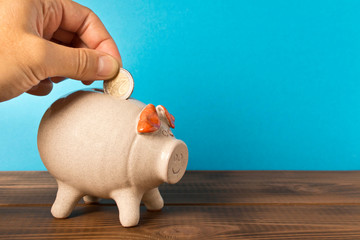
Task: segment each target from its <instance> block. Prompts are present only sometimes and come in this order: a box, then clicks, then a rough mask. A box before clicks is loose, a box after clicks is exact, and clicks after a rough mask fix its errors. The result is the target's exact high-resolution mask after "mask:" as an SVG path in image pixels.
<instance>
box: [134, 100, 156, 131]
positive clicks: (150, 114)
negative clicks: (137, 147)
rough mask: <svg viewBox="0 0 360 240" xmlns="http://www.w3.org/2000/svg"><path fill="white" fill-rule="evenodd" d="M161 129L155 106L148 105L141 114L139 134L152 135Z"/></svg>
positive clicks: (138, 127) (138, 126)
mask: <svg viewBox="0 0 360 240" xmlns="http://www.w3.org/2000/svg"><path fill="white" fill-rule="evenodd" d="M159 128H160V119H159V116H158V114H157V112H156V108H155V106H154V105H153V104H148V105H147V106H146V107H145V108H144V109H143V110H142V111H141V113H140V119H139V122H138V125H137V131H138V132H139V133H151V132H155V131H157V130H158V129H159Z"/></svg>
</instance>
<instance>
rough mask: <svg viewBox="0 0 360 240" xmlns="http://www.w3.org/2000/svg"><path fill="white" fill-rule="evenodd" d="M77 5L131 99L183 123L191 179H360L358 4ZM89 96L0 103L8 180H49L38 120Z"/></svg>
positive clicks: (180, 131)
mask: <svg viewBox="0 0 360 240" xmlns="http://www.w3.org/2000/svg"><path fill="white" fill-rule="evenodd" d="M79 2H80V3H82V4H84V5H86V6H88V7H89V8H91V9H92V10H93V11H94V12H95V13H97V14H98V15H99V17H100V18H101V19H102V20H103V22H104V24H105V25H106V26H107V28H108V30H109V31H110V33H111V34H112V36H113V37H114V39H115V41H116V43H117V44H118V47H119V49H120V52H121V55H122V58H123V63H124V67H125V68H127V69H128V70H129V71H130V72H131V73H132V75H133V77H134V79H135V91H134V93H133V97H135V98H137V99H139V100H141V101H143V102H145V103H154V104H163V105H164V106H166V107H167V108H168V109H169V111H170V112H171V113H173V115H175V117H176V129H175V131H174V133H175V135H176V136H177V137H178V138H180V139H183V140H184V141H185V142H186V143H187V144H188V146H189V150H190V159H189V165H188V168H189V169H249V170H252V169H265V170H267V169H298V170H299V169H300V170H302V169H303V170H316V169H320V170H329V169H331V170H345V169H360V161H359V160H360V24H359V23H360V1H355V0H354V1H349V0H348V1H325V0H323V1H320V0H319V1H313V0H311V1H307V0H299V1H287V0H282V1H276V0H271V1H269V0H264V1H260V0H258V1H253V0H249V1H230V0H227V1H216V0H209V1H204V0H189V1H188V0H177V1H166V0H161V1H159V0H152V1H146V0H144V1H129V0H127V1H118V0H104V1H91V0H82V1H79ZM93 86H94V87H100V86H102V83H101V82H98V83H95V84H93ZM84 87H85V86H83V85H82V84H81V83H79V82H77V81H72V80H68V81H65V82H64V83H61V84H57V85H56V86H55V89H54V90H53V92H52V93H51V94H50V95H48V96H46V97H34V96H30V95H28V94H23V95H22V96H20V97H18V98H16V99H13V100H11V101H8V102H4V103H0V114H1V117H0V131H1V135H0V141H1V144H0V170H45V168H44V166H43V165H42V162H41V160H40V158H39V155H38V152H37V147H36V133H37V127H38V124H39V122H40V119H41V117H42V115H43V113H44V112H45V110H46V109H47V108H48V106H49V105H50V104H51V103H52V102H53V101H55V100H56V99H57V98H59V97H60V96H62V95H64V94H66V93H68V92H70V91H74V90H77V89H81V88H84Z"/></svg>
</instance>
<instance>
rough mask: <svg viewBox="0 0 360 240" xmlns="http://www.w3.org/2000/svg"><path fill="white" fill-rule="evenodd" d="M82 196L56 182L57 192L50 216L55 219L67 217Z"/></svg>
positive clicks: (69, 187)
mask: <svg viewBox="0 0 360 240" xmlns="http://www.w3.org/2000/svg"><path fill="white" fill-rule="evenodd" d="M82 196H84V194H82V193H81V192H80V191H79V190H77V189H75V188H73V187H71V186H69V185H67V184H64V183H62V182H60V181H58V191H57V194H56V199H55V202H54V204H53V205H52V207H51V214H52V215H53V216H54V217H56V218H66V217H68V216H69V215H70V213H71V212H72V210H73V209H74V207H75V206H76V204H77V203H78V201H79V200H80V199H81V197H82Z"/></svg>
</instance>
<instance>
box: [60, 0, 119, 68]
mask: <svg viewBox="0 0 360 240" xmlns="http://www.w3.org/2000/svg"><path fill="white" fill-rule="evenodd" d="M61 3H62V7H63V15H62V20H61V23H60V26H59V27H60V28H61V29H63V30H65V31H69V32H73V33H76V34H77V35H78V37H79V38H80V39H81V41H83V42H84V43H85V44H86V46H88V47H89V48H91V49H96V50H99V51H102V52H105V53H107V54H110V55H112V56H113V57H115V58H116V59H118V60H119V61H120V64H121V57H120V53H119V50H118V48H117V46H116V44H115V41H114V40H113V38H112V37H111V35H110V34H109V32H108V31H107V30H106V28H105V26H104V24H103V23H102V22H101V20H100V19H99V17H98V16H96V14H95V13H94V12H93V11H91V10H90V9H89V8H87V7H84V6H82V5H80V4H78V3H76V2H73V1H71V0H62V1H61ZM121 65H122V64H121ZM121 65H120V66H121Z"/></svg>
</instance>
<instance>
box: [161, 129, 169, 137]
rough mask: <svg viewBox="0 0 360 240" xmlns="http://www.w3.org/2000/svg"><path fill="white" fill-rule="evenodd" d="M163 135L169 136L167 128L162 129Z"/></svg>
mask: <svg viewBox="0 0 360 240" xmlns="http://www.w3.org/2000/svg"><path fill="white" fill-rule="evenodd" d="M161 133H162V135H164V136H165V137H168V136H169V132H168V131H166V130H165V129H163V130H161Z"/></svg>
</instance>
